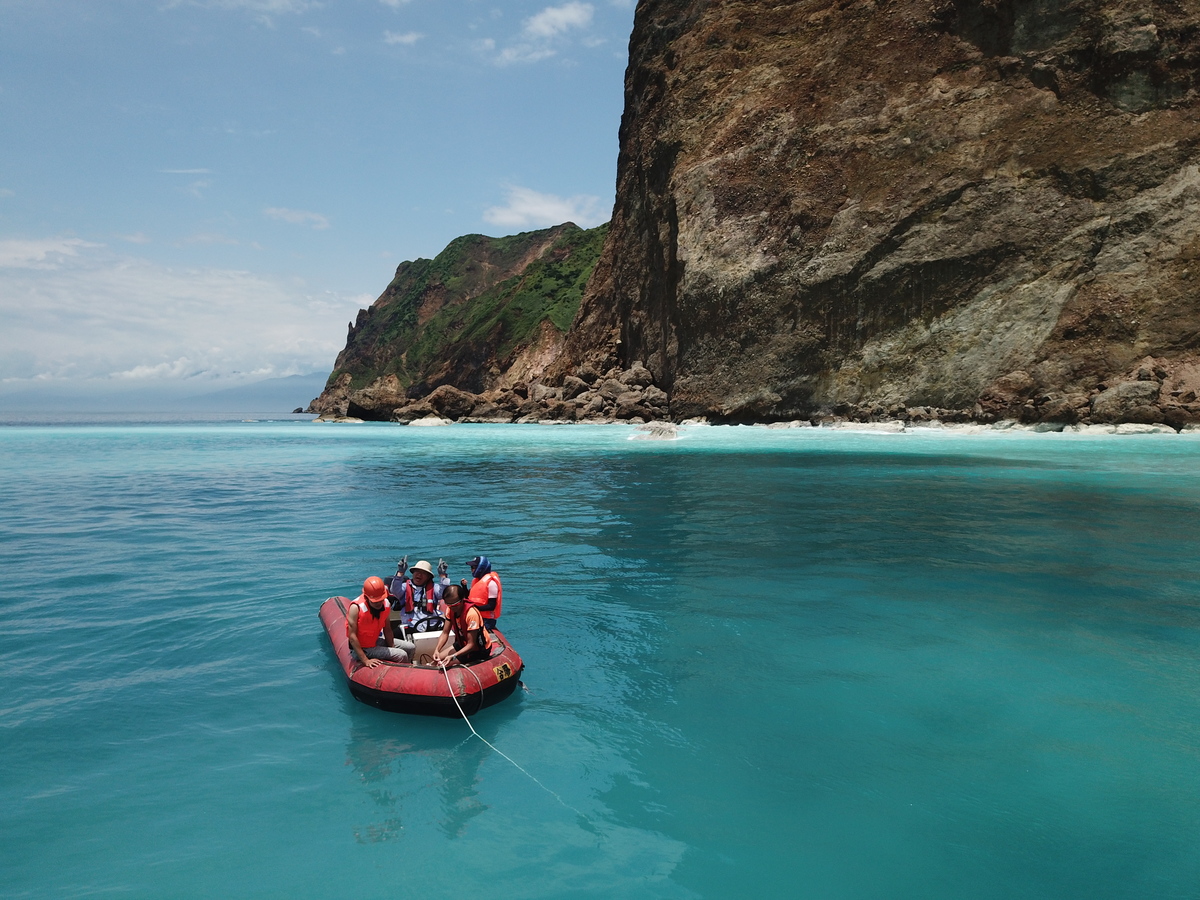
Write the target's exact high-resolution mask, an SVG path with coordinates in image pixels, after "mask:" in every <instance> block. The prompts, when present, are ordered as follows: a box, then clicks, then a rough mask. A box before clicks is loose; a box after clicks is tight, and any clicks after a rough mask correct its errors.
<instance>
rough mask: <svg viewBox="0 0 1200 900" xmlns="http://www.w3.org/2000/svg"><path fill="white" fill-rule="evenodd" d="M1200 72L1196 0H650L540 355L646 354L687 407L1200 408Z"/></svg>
mask: <svg viewBox="0 0 1200 900" xmlns="http://www.w3.org/2000/svg"><path fill="white" fill-rule="evenodd" d="M1198 71H1200V5H1198V4H1197V3H1196V2H1194V0H1184V2H1179V0H1075V2H1071V0H933V2H930V0H892V2H882V0H857V2H854V0H852V2H832V0H805V2H723V3H710V2H707V0H642V2H641V3H640V5H639V7H638V11H637V16H636V21H635V25H634V32H633V37H632V39H631V44H630V62H629V68H628V71H627V74H626V83H625V91H626V108H625V114H624V117H623V120H622V124H621V134H620V157H619V162H618V183H617V202H616V206H615V209H614V218H613V222H612V228H611V231H610V233H609V236H608V239H607V242H606V244H605V248H604V252H603V254H602V256H601V259H600V262H599V264H598V265H597V268H596V271H595V273H594V275H593V277H592V281H591V283H590V284H589V286H588V289H587V291H586V292H585V295H584V298H583V301H582V304H581V306H580V310H579V314H578V316H577V317H576V319H575V323H574V325H573V327H572V330H571V332H570V334H569V335H568V338H567V344H566V350H565V352H564V354H563V356H561V357H560V358H559V360H558V362H557V363H556V365H555V367H554V369H553V370H552V371H553V372H554V373H556V374H557V375H558V376H560V377H561V376H562V375H565V374H567V373H573V374H575V375H580V376H581V377H582V375H581V372H582V369H581V367H582V366H584V365H585V364H586V366H587V368H588V369H589V370H593V371H599V372H604V371H607V370H610V369H612V368H614V367H616V368H618V369H628V368H629V367H630V364H631V362H632V361H634V360H643V361H644V362H645V364H646V366H647V367H648V369H649V370H650V372H651V373H652V375H653V383H654V384H655V385H657V387H658V388H661V389H663V390H665V391H666V392H667V394H668V396H669V410H670V417H671V418H675V419H682V418H686V417H689V416H694V415H707V416H709V417H711V418H714V419H718V420H725V421H745V420H761V419H766V420H772V419H789V418H797V417H809V416H816V415H823V414H838V415H851V416H857V417H867V416H869V415H871V414H875V413H879V414H882V413H884V411H887V410H903V409H912V408H936V409H942V410H947V409H948V410H962V411H964V412H963V414H964V415H967V416H969V417H972V418H983V419H987V418H996V417H999V416H1002V415H1003V416H1015V417H1018V418H1022V419H1025V420H1029V421H1048V420H1050V419H1055V420H1057V421H1060V422H1070V421H1091V420H1092V419H1093V415H1095V417H1096V419H1095V420H1096V421H1101V420H1103V421H1118V420H1119V421H1141V420H1143V419H1145V418H1146V417H1147V416H1154V415H1159V416H1161V417H1162V418H1160V419H1159V421H1162V420H1163V418H1166V419H1169V420H1172V421H1176V422H1180V423H1182V422H1187V421H1196V413H1195V412H1193V410H1194V408H1195V407H1194V404H1193V403H1191V401H1185V400H1183V398H1184V397H1185V396H1187V394H1188V389H1186V388H1178V389H1177V388H1170V389H1169V388H1168V385H1167V383H1166V381H1164V379H1167V380H1170V379H1171V378H1175V377H1176V376H1175V375H1173V374H1171V373H1178V372H1185V373H1190V372H1194V371H1196V368H1195V367H1196V366H1197V364H1198V362H1200V169H1198V167H1197V164H1198V163H1200V152H1198V147H1200V93H1198V90H1200V76H1198V74H1197V73H1198ZM1146 357H1152V358H1154V359H1158V360H1160V361H1161V364H1162V367H1163V371H1164V372H1165V373H1166V374H1164V375H1163V376H1160V377H1159V378H1158V384H1159V391H1158V394H1157V395H1156V396H1155V397H1153V398H1152V397H1150V396H1149V395H1148V394H1147V391H1148V388H1146V387H1138V388H1124V387H1121V386H1120V385H1121V384H1122V383H1123V382H1126V381H1137V380H1138V379H1137V378H1135V377H1133V376H1131V375H1130V374H1129V373H1130V372H1131V371H1132V370H1133V369H1134V368H1135V367H1136V366H1137V365H1138V364H1139V360H1143V359H1145V358H1146ZM1180 377H1183V376H1180ZM1187 377H1189V378H1190V377H1191V376H1190V375H1188V376H1187ZM1176 380H1178V379H1176ZM1189 383H1190V382H1189ZM571 390H573V391H575V390H578V385H576V384H574V382H572V388H571ZM615 390H616V388H615V387H614V386H609V385H605V384H602V385H601V386H600V388H599V391H600V394H601V395H602V396H608V395H612V394H613V393H614V391H615ZM1114 391H1115V392H1116V393H1114ZM1143 395H1146V396H1143ZM612 399H614V400H615V399H616V398H615V397H613V398H612ZM1194 399H1195V398H1194V397H1193V398H1192V400H1194ZM1189 407H1190V408H1189Z"/></svg>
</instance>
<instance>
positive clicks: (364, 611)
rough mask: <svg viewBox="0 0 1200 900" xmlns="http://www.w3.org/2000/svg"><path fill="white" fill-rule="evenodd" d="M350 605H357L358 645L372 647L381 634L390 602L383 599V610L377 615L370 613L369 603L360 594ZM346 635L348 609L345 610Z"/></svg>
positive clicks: (347, 630) (348, 619) (347, 635)
mask: <svg viewBox="0 0 1200 900" xmlns="http://www.w3.org/2000/svg"><path fill="white" fill-rule="evenodd" d="M350 605H351V606H357V607H358V644H359V646H360V647H362V648H363V649H364V650H367V649H369V648H370V647H374V646H375V645H376V644H378V643H379V636H380V635H381V634H383V629H384V626H386V625H387V622H388V615H389V614H390V613H391V610H392V607H391V604H389V603H388V602H387V601H386V600H384V601H383V612H381V613H380V614H379V615H378V616H374V615H372V613H371V607H370V604H368V603H367V599H366V598H365V597H364V596H363V595H362V594H359V595H358V597H356V598H355V599H354V600H352V601H351V602H350ZM346 637H347V638H349V637H350V610H346Z"/></svg>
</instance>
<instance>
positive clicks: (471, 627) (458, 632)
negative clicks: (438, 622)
mask: <svg viewBox="0 0 1200 900" xmlns="http://www.w3.org/2000/svg"><path fill="white" fill-rule="evenodd" d="M450 627H452V628H453V629H454V638H455V640H454V649H455V650H458V649H461V648H463V647H465V646H467V635H468V633H470V632H472V631H478V632H479V646H480V647H482V648H483V649H484V650H485V651H487V652H488V653H491V652H492V636H491V635H490V634H489V633H488V630H487V629H486V628H484V627H483V613H481V612H480V611H479V610H477V609H476V608H475V607H474V606H467V605H465V604H464V605H463V614H462V615H461V616H459V617H458V618H457V619H451V620H450ZM476 649H478V648H476Z"/></svg>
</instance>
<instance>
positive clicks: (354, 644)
mask: <svg viewBox="0 0 1200 900" xmlns="http://www.w3.org/2000/svg"><path fill="white" fill-rule="evenodd" d="M391 611H392V607H391V606H390V605H389V604H388V602H387V587H386V586H385V585H384V583H383V579H382V578H380V577H378V576H377V575H372V576H371V577H370V578H368V579H367V580H366V581H364V582H363V592H362V593H361V594H359V595H358V596H357V597H356V598H355V599H354V600H352V601H351V602H350V607H349V609H347V610H346V637H347V638H348V639H349V640H350V653H351V654H352V655H353V656H354V658H355V659H357V660H358V661H359V662H360V663H361V664H362V665H364V666H366V667H367V668H368V669H373V668H375V667H376V666H378V665H380V660H384V659H386V660H390V661H391V662H408V661H409V660H410V659H412V655H413V653H414V652H415V651H416V649H417V646H416V644H414V643H412V642H411V641H399V642H396V641H395V639H394V637H393V635H392V623H391V621H390V615H391ZM393 643H395V644H396V646H393Z"/></svg>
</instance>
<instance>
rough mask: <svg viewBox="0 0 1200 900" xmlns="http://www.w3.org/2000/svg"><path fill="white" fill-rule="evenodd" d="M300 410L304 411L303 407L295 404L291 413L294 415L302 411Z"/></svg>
mask: <svg viewBox="0 0 1200 900" xmlns="http://www.w3.org/2000/svg"><path fill="white" fill-rule="evenodd" d="M302 412H304V407H303V406H297V407H296V408H295V409H293V410H292V415H293V416H294V415H296V413H302Z"/></svg>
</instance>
